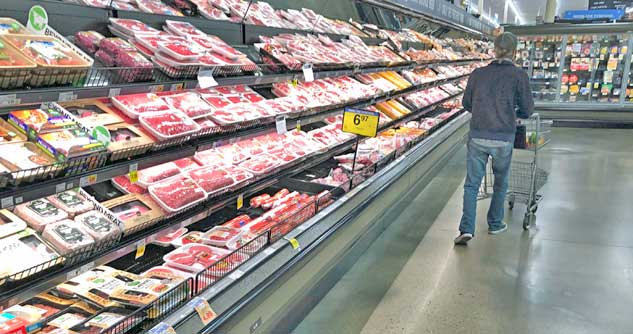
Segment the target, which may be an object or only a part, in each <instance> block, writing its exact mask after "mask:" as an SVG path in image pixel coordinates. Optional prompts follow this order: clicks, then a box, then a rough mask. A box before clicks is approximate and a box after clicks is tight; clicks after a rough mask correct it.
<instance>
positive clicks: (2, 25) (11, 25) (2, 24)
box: [0, 17, 28, 35]
mask: <svg viewBox="0 0 633 334" xmlns="http://www.w3.org/2000/svg"><path fill="white" fill-rule="evenodd" d="M25 33H28V32H27V30H26V28H25V27H24V25H22V23H20V22H19V21H17V20H15V19H12V18H10V17H0V35H3V34H25Z"/></svg>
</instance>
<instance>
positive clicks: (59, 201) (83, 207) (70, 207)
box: [47, 190, 94, 218]
mask: <svg viewBox="0 0 633 334" xmlns="http://www.w3.org/2000/svg"><path fill="white" fill-rule="evenodd" d="M47 198H48V200H49V201H50V202H51V203H53V205H55V206H56V207H58V208H60V209H61V210H63V211H65V212H66V213H68V217H69V218H72V217H74V216H75V215H78V214H80V213H84V212H87V211H90V210H92V209H93V208H94V204H92V202H90V201H89V200H87V199H86V198H85V197H83V196H82V195H81V194H79V193H78V192H76V191H74V190H68V191H64V192H61V193H58V194H55V195H51V196H48V197H47Z"/></svg>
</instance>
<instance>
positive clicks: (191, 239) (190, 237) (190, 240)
mask: <svg viewBox="0 0 633 334" xmlns="http://www.w3.org/2000/svg"><path fill="white" fill-rule="evenodd" d="M203 235H204V232H200V231H191V232H188V233H186V234H183V235H182V236H180V237H178V238H176V239H174V240H173V241H172V242H171V244H172V245H173V246H175V247H182V246H184V245H188V244H201V243H202V236H203Z"/></svg>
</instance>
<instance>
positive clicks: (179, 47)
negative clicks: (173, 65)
mask: <svg viewBox="0 0 633 334" xmlns="http://www.w3.org/2000/svg"><path fill="white" fill-rule="evenodd" d="M158 51H160V52H163V53H165V54H166V55H168V56H169V57H171V58H174V59H175V60H177V61H182V62H191V61H197V60H198V59H199V58H200V56H202V54H203V53H204V49H202V47H199V46H198V45H196V44H195V43H191V42H189V43H188V42H186V41H160V42H158Z"/></svg>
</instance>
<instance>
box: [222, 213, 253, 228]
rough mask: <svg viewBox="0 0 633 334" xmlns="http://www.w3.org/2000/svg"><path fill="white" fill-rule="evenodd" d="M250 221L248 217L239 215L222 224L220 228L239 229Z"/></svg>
mask: <svg viewBox="0 0 633 334" xmlns="http://www.w3.org/2000/svg"><path fill="white" fill-rule="evenodd" d="M250 221H251V217H250V216H248V215H240V216H237V217H235V218H233V219H231V220H229V221H227V222H226V223H224V224H222V226H226V227H232V228H240V227H242V226H244V225H246V224H248V223H249V222H250Z"/></svg>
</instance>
